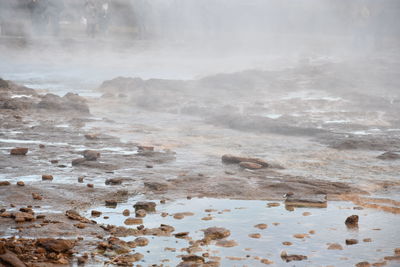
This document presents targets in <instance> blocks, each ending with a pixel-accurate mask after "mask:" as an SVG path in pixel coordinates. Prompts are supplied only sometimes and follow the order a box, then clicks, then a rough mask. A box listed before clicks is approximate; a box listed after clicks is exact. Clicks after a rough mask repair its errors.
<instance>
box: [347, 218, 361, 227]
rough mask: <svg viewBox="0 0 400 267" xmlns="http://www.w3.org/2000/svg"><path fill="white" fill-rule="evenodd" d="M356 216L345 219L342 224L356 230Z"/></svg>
mask: <svg viewBox="0 0 400 267" xmlns="http://www.w3.org/2000/svg"><path fill="white" fill-rule="evenodd" d="M358 219H359V218H358V215H351V216H349V217H347V219H346V221H345V222H344V223H345V224H346V226H347V227H348V228H357V227H358Z"/></svg>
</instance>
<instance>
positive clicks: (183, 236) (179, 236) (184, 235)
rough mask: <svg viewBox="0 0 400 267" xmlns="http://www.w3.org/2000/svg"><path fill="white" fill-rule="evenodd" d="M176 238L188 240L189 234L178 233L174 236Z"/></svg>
mask: <svg viewBox="0 0 400 267" xmlns="http://www.w3.org/2000/svg"><path fill="white" fill-rule="evenodd" d="M174 236H175V237H176V238H187V237H188V236H189V232H180V233H176V234H174Z"/></svg>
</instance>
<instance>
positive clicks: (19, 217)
mask: <svg viewBox="0 0 400 267" xmlns="http://www.w3.org/2000/svg"><path fill="white" fill-rule="evenodd" d="M14 216H15V218H14V220H15V222H17V223H18V222H27V221H33V220H35V217H34V216H33V214H31V213H28V212H16V213H15V214H14Z"/></svg>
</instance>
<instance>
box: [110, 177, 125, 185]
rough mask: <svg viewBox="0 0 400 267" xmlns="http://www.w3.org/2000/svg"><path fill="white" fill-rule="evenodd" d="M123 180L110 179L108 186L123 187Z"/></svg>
mask: <svg viewBox="0 0 400 267" xmlns="http://www.w3.org/2000/svg"><path fill="white" fill-rule="evenodd" d="M122 180H123V179H122V178H110V179H107V180H106V185H121V184H122Z"/></svg>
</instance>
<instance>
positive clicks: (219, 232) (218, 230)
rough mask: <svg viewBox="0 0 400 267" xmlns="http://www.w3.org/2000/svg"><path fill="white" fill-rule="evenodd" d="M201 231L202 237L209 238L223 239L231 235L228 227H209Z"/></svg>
mask: <svg viewBox="0 0 400 267" xmlns="http://www.w3.org/2000/svg"><path fill="white" fill-rule="evenodd" d="M203 232H204V237H205V238H206V239H210V240H217V239H223V238H226V237H228V236H230V235H231V232H230V231H229V230H228V229H225V228H222V227H210V228H207V229H205V230H203Z"/></svg>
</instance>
